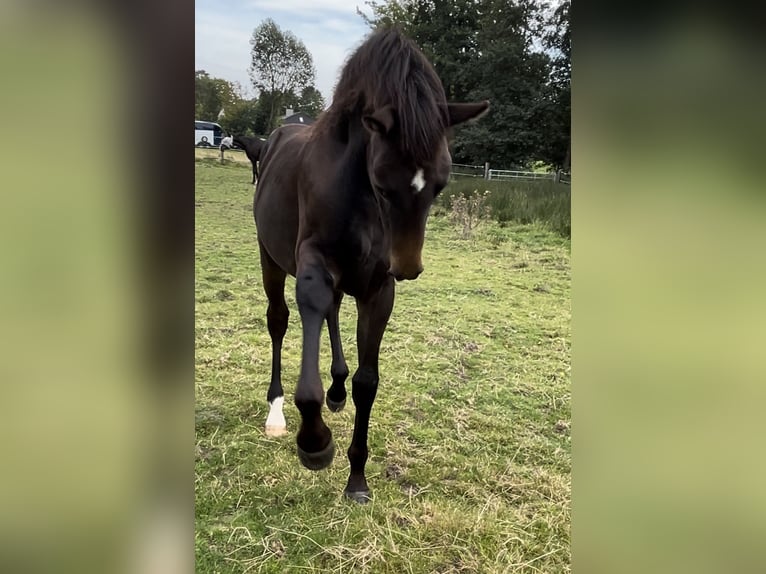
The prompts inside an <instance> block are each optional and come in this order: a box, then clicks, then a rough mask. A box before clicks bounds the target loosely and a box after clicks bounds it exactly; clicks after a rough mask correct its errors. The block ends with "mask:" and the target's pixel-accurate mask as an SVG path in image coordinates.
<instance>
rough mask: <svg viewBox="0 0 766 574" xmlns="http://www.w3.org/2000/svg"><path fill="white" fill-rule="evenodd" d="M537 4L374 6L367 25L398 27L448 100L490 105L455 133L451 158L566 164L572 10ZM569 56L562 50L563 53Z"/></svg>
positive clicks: (373, 1)
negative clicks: (429, 67) (424, 59)
mask: <svg viewBox="0 0 766 574" xmlns="http://www.w3.org/2000/svg"><path fill="white" fill-rule="evenodd" d="M564 4H566V6H565V7H564V8H559V9H557V10H555V11H554V12H553V13H552V15H551V17H550V18H546V14H547V13H546V8H547V3H545V2H542V1H540V0H521V1H516V2H508V1H507V0H385V1H383V2H379V1H377V0H370V1H368V2H367V5H368V6H369V7H370V9H371V10H372V17H370V18H367V17H365V16H364V15H363V16H362V17H363V18H364V19H365V21H366V22H367V23H368V24H369V25H370V26H375V25H377V24H392V23H394V24H397V25H398V26H400V27H401V28H402V29H403V30H404V32H405V33H406V34H407V35H409V36H410V37H412V38H413V39H414V40H415V41H416V42H417V43H418V45H419V46H420V47H421V48H422V49H423V51H424V53H425V54H426V55H427V56H428V58H429V59H430V60H431V61H432V63H433V64H434V68H435V69H436V72H437V73H438V74H439V77H440V78H441V80H442V83H443V84H444V88H445V91H446V93H447V97H448V99H450V100H452V101H476V100H481V99H489V100H490V101H491V103H492V107H491V108H490V112H489V114H488V115H487V116H486V117H485V118H484V119H482V120H481V121H479V122H476V123H474V124H469V125H466V126H461V127H459V128H457V130H456V139H455V145H454V153H453V156H454V159H455V161H457V162H458V163H484V162H485V161H490V162H491V163H493V164H494V165H502V166H503V167H505V168H509V169H510V168H513V167H523V166H526V165H527V164H528V163H530V162H531V161H535V160H543V161H545V162H547V163H550V164H552V165H555V166H562V165H564V163H565V161H566V160H565V157H566V156H567V150H568V147H569V125H570V123H569V109H570V106H569V88H568V86H569V71H568V62H569V49H568V46H569V44H568V42H569V40H568V38H569V10H568V4H569V3H568V2H565V3H564ZM562 50H565V51H562Z"/></svg>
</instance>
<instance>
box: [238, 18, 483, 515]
mask: <svg viewBox="0 0 766 574" xmlns="http://www.w3.org/2000/svg"><path fill="white" fill-rule="evenodd" d="M488 107H489V102H486V101H484V102H480V103H471V104H452V103H447V101H446V99H445V95H444V89H443V87H442V84H441V82H440V80H439V78H438V76H437V75H436V73H435V72H434V70H433V68H432V67H431V64H430V63H429V62H428V61H427V60H426V58H425V57H424V56H423V54H422V53H421V52H420V50H419V49H418V48H417V47H416V46H415V44H414V43H412V42H411V41H410V40H408V39H407V38H405V37H404V36H402V35H401V33H400V32H398V31H397V30H396V29H393V28H388V29H379V30H377V31H375V32H373V33H372V34H371V35H370V36H369V37H368V38H367V39H366V41H365V42H364V43H363V44H362V45H361V46H360V47H359V48H358V49H357V51H356V52H355V53H354V54H353V55H352V56H351V57H350V58H349V60H348V61H347V62H346V64H345V67H344V69H343V71H342V73H341V77H340V80H339V81H338V84H337V87H336V89H335V94H334V97H333V103H332V106H331V107H330V108H329V109H327V110H326V111H325V112H324V113H323V114H322V115H321V116H320V117H319V119H318V120H317V121H316V123H314V124H313V125H311V126H301V125H289V126H283V127H281V128H278V129H277V130H275V131H274V132H273V133H272V135H271V136H270V137H269V142H268V151H267V152H266V154H265V156H264V157H263V158H262V162H261V166H262V169H261V179H260V181H259V183H258V191H257V192H256V194H255V201H254V207H253V211H254V215H255V223H256V227H257V230H258V243H259V248H260V255H261V266H262V272H263V286H264V290H265V291H266V295H267V297H268V300H269V305H268V310H267V313H266V316H267V323H268V328H269V334H270V336H271V342H272V365H271V384H270V386H269V391H268V394H267V400H268V402H269V405H270V410H269V415H268V418H267V419H266V434H267V435H271V436H277V435H281V434H285V433H286V432H287V429H286V424H285V418H284V415H283V412H282V405H283V401H284V392H283V390H282V383H281V375H280V370H281V349H282V340H283V338H284V335H285V331H286V329H287V319H288V314H289V311H288V309H287V305H286V303H285V298H284V288H285V277H286V275H287V274H288V273H289V274H290V275H292V276H294V277H296V301H297V304H298V310H299V312H300V317H301V323H302V326H303V351H302V358H301V369H300V375H299V378H298V384H297V387H296V390H295V404H296V406H297V407H298V410H299V411H300V415H301V426H300V429H299V430H298V434H297V437H296V438H297V446H298V449H297V450H298V457H299V459H300V461H301V463H303V465H304V466H305V467H307V468H309V469H312V470H319V469H321V468H325V467H327V466H328V465H329V464H330V463H331V462H332V459H333V455H334V452H335V445H334V442H333V438H332V433H331V432H330V429H329V428H328V427H327V425H326V424H325V423H324V421H323V419H322V412H321V411H322V403H323V402H324V401H325V400H326V404H327V407H328V408H329V409H330V410H331V411H339V410H341V409H342V408H343V407H344V405H345V403H346V388H345V381H346V378H347V377H348V373H349V371H348V367H347V366H346V361H345V358H344V356H343V349H342V348H341V339H340V333H339V330H338V310H339V308H340V304H341V300H342V299H343V296H344V294H348V295H351V296H353V297H354V298H355V299H356V306H357V311H358V320H357V328H356V343H357V352H358V359H359V364H358V367H357V370H356V372H355V373H354V376H353V377H352V387H351V396H352V398H353V401H354V405H355V406H356V417H355V421H354V433H353V437H352V440H351V446H350V447H349V449H348V459H349V462H350V463H351V472H350V476H349V478H348V483H347V485H346V488H345V491H344V493H345V495H346V496H348V497H349V498H351V499H353V500H356V501H358V502H364V501H366V500H368V499H369V497H370V491H369V488H368V486H367V480H366V478H365V475H364V467H365V463H366V462H367V455H368V450H367V429H368V425H369V420H370V411H371V409H372V404H373V401H374V400H375V395H376V393H377V390H378V378H379V377H378V353H379V351H380V343H381V339H382V337H383V331H384V330H385V328H386V324H387V323H388V319H389V316H390V314H391V310H392V308H393V304H394V285H395V280H397V281H400V280H403V279H415V278H416V277H417V276H418V275H420V273H421V272H422V271H423V266H422V264H421V250H422V247H423V240H424V234H425V225H426V218H427V217H428V211H429V209H430V206H431V203H432V202H433V200H434V198H435V197H436V195H437V194H438V193H439V192H440V191H441V190H442V188H443V187H444V186H445V185H446V184H447V181H448V180H449V174H450V167H451V157H450V154H449V150H448V147H447V137H446V135H447V131H448V130H449V128H450V127H451V126H454V125H456V124H459V123H462V122H465V121H467V120H471V119H474V118H477V117H478V116H480V115H482V114H483V113H484V112H485V111H486V110H487V109H488ZM324 322H327V327H328V330H329V333H330V346H331V349H332V365H331V367H330V376H331V377H332V384H331V386H330V388H329V389H328V390H327V396H326V397H325V393H324V388H323V385H322V378H321V376H320V374H319V338H320V333H321V330H322V325H323V323H324Z"/></svg>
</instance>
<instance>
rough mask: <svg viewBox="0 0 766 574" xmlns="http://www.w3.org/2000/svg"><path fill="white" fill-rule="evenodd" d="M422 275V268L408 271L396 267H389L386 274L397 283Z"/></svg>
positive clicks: (412, 268) (420, 266) (419, 266)
mask: <svg viewBox="0 0 766 574" xmlns="http://www.w3.org/2000/svg"><path fill="white" fill-rule="evenodd" d="M421 273H423V266H422V265H418V266H417V267H411V268H409V269H404V270H402V269H399V268H398V267H393V266H392V267H390V268H389V270H388V274H389V275H391V276H392V277H393V278H394V279H396V280H397V281H403V280H405V279H409V280H412V279H417V278H418V276H419V275H420V274H421Z"/></svg>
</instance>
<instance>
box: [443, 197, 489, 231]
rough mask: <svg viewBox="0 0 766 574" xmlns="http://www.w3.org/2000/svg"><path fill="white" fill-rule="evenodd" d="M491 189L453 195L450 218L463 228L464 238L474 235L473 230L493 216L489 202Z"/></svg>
mask: <svg viewBox="0 0 766 574" xmlns="http://www.w3.org/2000/svg"><path fill="white" fill-rule="evenodd" d="M489 195H490V193H489V191H485V192H484V193H479V190H478V189H477V190H475V191H474V192H473V193H472V194H470V195H453V196H452V202H451V205H450V208H451V209H450V213H449V218H450V221H452V222H453V223H457V224H458V225H460V226H461V227H462V228H463V233H462V236H463V239H468V238H469V237H471V236H472V235H473V230H474V229H476V226H478V225H479V223H480V222H481V221H482V220H486V219H489V218H490V217H491V216H492V210H491V208H490V206H489V204H488V200H489Z"/></svg>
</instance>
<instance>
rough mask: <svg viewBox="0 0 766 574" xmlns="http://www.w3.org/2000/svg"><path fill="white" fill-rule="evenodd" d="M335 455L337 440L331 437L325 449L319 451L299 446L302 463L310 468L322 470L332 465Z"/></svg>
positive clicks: (299, 456)
mask: <svg viewBox="0 0 766 574" xmlns="http://www.w3.org/2000/svg"><path fill="white" fill-rule="evenodd" d="M334 456H335V442H334V441H333V440H332V439H330V444H328V445H327V446H326V447H325V448H324V449H323V450H320V451H319V452H306V451H305V450H303V449H302V448H301V447H298V459H299V460H300V461H301V464H302V465H303V466H305V467H306V468H308V469H309V470H322V469H323V468H327V467H328V466H330V463H331V462H332V459H333V457H334Z"/></svg>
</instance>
